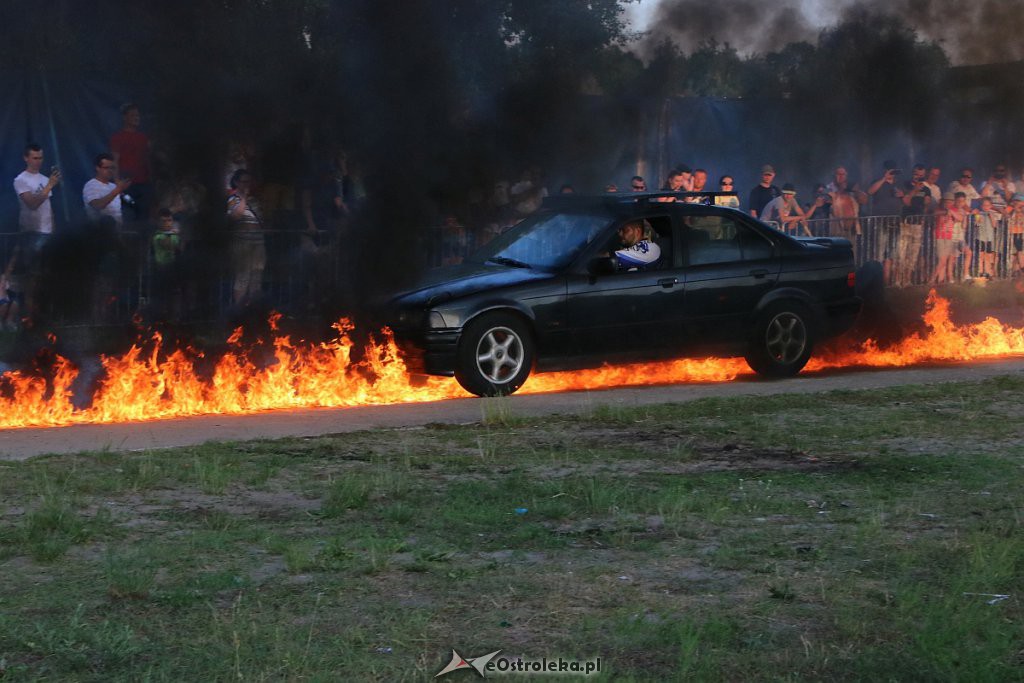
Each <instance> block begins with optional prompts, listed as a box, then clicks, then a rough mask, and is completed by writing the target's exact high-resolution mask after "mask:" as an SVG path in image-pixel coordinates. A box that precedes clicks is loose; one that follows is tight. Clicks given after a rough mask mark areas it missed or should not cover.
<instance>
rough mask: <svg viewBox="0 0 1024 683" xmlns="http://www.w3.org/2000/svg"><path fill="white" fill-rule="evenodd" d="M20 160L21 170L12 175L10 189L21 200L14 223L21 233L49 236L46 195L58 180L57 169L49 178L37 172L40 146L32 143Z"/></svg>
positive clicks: (50, 221)
mask: <svg viewBox="0 0 1024 683" xmlns="http://www.w3.org/2000/svg"><path fill="white" fill-rule="evenodd" d="M24 159H25V170H24V171H22V172H21V173H19V174H18V175H17V176H16V177H15V178H14V192H15V194H17V195H18V199H20V200H21V201H20V202H18V208H19V209H20V215H19V219H18V225H19V227H20V228H21V231H22V232H37V233H41V234H43V235H49V234H51V233H52V232H53V207H52V206H50V195H51V194H52V193H53V188H55V187H56V186H57V184H58V183H59V182H60V178H61V176H60V169H57V168H54V169H53V172H52V173H51V174H50V177H49V178H47V177H46V176H45V175H43V174H42V173H40V170H41V169H42V168H43V148H42V147H40V146H39V145H36V144H30V145H28V146H26V147H25V154H24Z"/></svg>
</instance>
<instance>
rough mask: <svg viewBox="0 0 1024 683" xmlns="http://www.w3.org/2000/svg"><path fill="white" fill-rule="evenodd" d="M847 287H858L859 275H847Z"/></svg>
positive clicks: (851, 273)
mask: <svg viewBox="0 0 1024 683" xmlns="http://www.w3.org/2000/svg"><path fill="white" fill-rule="evenodd" d="M846 286H847V287H849V288H850V289H853V288H854V287H856V286H857V273H855V272H853V271H850V272H849V273H847V274H846Z"/></svg>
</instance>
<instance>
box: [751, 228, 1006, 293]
mask: <svg viewBox="0 0 1024 683" xmlns="http://www.w3.org/2000/svg"><path fill="white" fill-rule="evenodd" d="M979 222H980V217H979V216H976V215H971V216H968V220H967V222H966V225H965V226H964V239H963V241H962V245H963V247H964V248H959V245H958V247H957V248H956V249H955V252H954V254H955V255H954V258H955V263H954V266H953V280H955V281H963V280H969V279H972V278H976V277H980V276H982V275H988V276H990V277H991V278H992V279H1006V278H1009V277H1012V276H1013V274H1014V271H1015V270H1017V269H1016V268H1015V267H1014V259H1015V258H1016V248H1015V245H1014V240H1013V238H1012V236H1011V235H1010V233H1009V222H1008V221H1007V219H1006V217H1001V218H1000V220H999V221H998V222H996V223H995V225H994V228H995V230H994V233H995V234H994V237H995V240H994V242H993V243H992V245H991V248H992V250H993V252H994V254H995V259H994V268H992V270H994V272H985V271H983V270H982V267H983V265H982V257H981V249H979V245H978V229H979ZM769 225H772V226H773V227H775V228H776V229H778V230H781V231H782V232H785V233H787V234H790V235H797V236H805V235H807V233H808V232H810V234H811V235H813V236H815V237H845V238H847V239H849V240H850V241H851V243H852V244H853V248H854V258H855V261H856V264H857V266H858V267H859V266H861V265H863V264H864V263H866V262H869V261H877V262H879V263H882V264H883V266H884V268H885V273H886V284H887V285H894V286H907V285H923V284H928V283H930V282H932V281H933V280H934V276H935V274H936V273H935V271H936V266H937V265H938V261H939V245H938V244H937V242H936V239H935V217H934V216H932V215H922V216H903V217H901V216H862V217H859V218H856V219H843V218H832V219H820V220H807V221H800V222H796V223H789V224H788V225H786V226H784V227H783V226H780V225H779V224H778V223H769ZM805 227H806V231H805V229H804V228H805ZM858 233H859V234H858ZM915 234H916V235H919V239H918V238H917V237H915ZM915 244H917V245H919V246H917V247H916V249H915ZM915 252H916V255H915Z"/></svg>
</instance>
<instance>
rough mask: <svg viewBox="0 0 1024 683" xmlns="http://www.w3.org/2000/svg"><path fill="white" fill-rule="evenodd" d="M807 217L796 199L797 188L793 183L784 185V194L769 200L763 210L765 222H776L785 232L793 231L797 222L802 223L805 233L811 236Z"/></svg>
mask: <svg viewBox="0 0 1024 683" xmlns="http://www.w3.org/2000/svg"><path fill="white" fill-rule="evenodd" d="M805 218H806V216H804V210H803V209H801V208H800V204H799V203H797V201H796V188H795V187H793V184H792V183H786V184H785V185H783V186H782V194H780V195H779V196H778V197H776V198H775V199H773V200H771V201H770V202H768V204H766V205H765V207H764V209H763V210H762V211H761V220H763V221H764V222H766V223H776V224H777V225H778V226H779V229H780V230H782V231H784V232H792V230H793V229H794V228H796V224H797V223H800V224H801V225H802V226H803V229H804V234H805V235H807V236H808V237H810V236H811V231H810V230H808V229H807V223H806V222H805Z"/></svg>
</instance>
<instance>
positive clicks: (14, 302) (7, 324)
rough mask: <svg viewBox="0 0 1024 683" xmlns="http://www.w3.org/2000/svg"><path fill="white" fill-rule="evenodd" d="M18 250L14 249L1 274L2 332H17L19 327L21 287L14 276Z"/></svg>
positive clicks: (0, 312) (0, 309) (0, 306)
mask: <svg viewBox="0 0 1024 683" xmlns="http://www.w3.org/2000/svg"><path fill="white" fill-rule="evenodd" d="M18 249H19V247H15V248H14V252H13V253H12V254H11V258H10V259H8V260H7V267H6V268H4V272H3V273H2V274H0V330H16V329H18V327H19V321H18V311H19V306H18V302H19V301H20V300H21V296H22V294H21V287H20V286H19V284H18V280H17V278H16V277H15V276H14V275H13V272H14V266H15V264H16V263H17V262H18Z"/></svg>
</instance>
